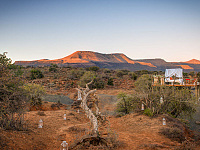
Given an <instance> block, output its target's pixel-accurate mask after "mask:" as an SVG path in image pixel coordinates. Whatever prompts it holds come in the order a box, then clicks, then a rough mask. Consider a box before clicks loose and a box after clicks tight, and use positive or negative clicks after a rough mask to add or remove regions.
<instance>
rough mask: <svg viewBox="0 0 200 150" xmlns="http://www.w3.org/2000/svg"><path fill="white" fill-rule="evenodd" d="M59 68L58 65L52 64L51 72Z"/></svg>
mask: <svg viewBox="0 0 200 150" xmlns="http://www.w3.org/2000/svg"><path fill="white" fill-rule="evenodd" d="M57 68H58V65H56V64H51V66H50V67H49V72H56V71H57Z"/></svg>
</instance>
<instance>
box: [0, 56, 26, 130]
mask: <svg viewBox="0 0 200 150" xmlns="http://www.w3.org/2000/svg"><path fill="white" fill-rule="evenodd" d="M10 64H11V59H10V58H7V56H6V53H3V54H0V76H1V78H0V127H1V128H4V129H14V130H24V129H25V128H24V120H23V115H24V112H25V108H26V105H27V103H28V98H27V96H26V95H27V93H26V91H25V90H24V89H23V84H24V83H23V81H22V80H21V79H20V78H18V77H16V76H13V73H12V69H11V70H10V69H8V66H9V65H10Z"/></svg>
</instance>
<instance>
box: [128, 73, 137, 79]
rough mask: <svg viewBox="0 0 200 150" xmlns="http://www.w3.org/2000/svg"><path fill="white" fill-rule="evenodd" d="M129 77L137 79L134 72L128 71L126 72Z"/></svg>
mask: <svg viewBox="0 0 200 150" xmlns="http://www.w3.org/2000/svg"><path fill="white" fill-rule="evenodd" d="M128 75H129V77H130V78H131V79H133V80H136V79H137V75H136V74H135V73H134V72H129V73H128Z"/></svg>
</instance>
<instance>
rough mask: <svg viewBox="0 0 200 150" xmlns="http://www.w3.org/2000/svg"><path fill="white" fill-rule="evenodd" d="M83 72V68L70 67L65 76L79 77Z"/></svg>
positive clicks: (70, 77)
mask: <svg viewBox="0 0 200 150" xmlns="http://www.w3.org/2000/svg"><path fill="white" fill-rule="evenodd" d="M84 73H85V70H83V69H71V70H70V71H69V73H68V74H67V77H68V78H69V79H72V80H74V79H80V78H81V77H82V76H83V75H84Z"/></svg>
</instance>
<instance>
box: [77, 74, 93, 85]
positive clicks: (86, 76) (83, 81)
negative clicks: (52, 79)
mask: <svg viewBox="0 0 200 150" xmlns="http://www.w3.org/2000/svg"><path fill="white" fill-rule="evenodd" d="M94 78H95V74H94V73H93V72H92V71H86V72H85V73H84V74H83V76H82V77H81V78H80V80H79V82H78V84H79V85H80V86H81V87H85V85H86V84H87V83H89V82H90V81H92V80H93V79H94Z"/></svg>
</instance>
